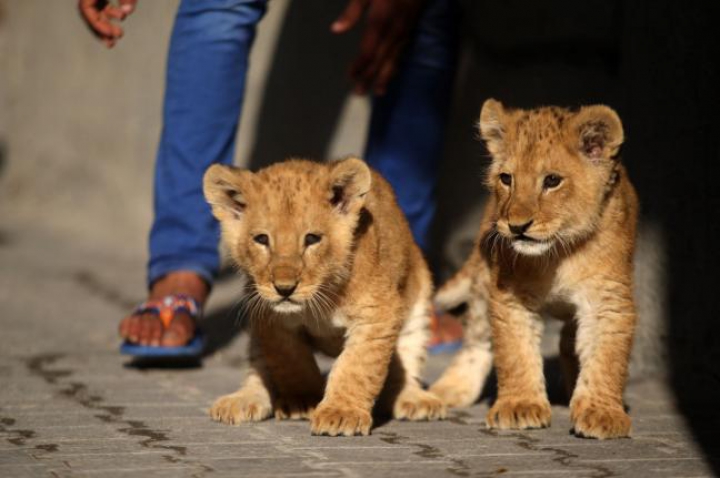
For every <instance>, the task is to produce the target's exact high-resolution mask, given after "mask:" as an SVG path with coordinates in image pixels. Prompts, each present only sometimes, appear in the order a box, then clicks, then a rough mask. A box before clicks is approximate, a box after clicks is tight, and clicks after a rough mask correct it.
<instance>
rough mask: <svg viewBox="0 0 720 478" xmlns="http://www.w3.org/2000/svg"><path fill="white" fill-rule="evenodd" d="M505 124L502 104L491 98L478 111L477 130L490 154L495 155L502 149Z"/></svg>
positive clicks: (505, 116) (505, 115)
mask: <svg viewBox="0 0 720 478" xmlns="http://www.w3.org/2000/svg"><path fill="white" fill-rule="evenodd" d="M506 123H507V114H506V113H505V108H504V107H503V105H502V103H500V102H499V101H498V100H495V99H492V98H490V99H489V100H486V101H485V103H483V105H482V109H481V110H480V121H479V122H478V128H479V129H480V137H482V139H484V140H485V141H486V143H487V148H488V150H489V151H490V153H491V154H495V153H496V152H498V151H499V150H500V149H501V148H502V145H503V142H504V140H505V132H506Z"/></svg>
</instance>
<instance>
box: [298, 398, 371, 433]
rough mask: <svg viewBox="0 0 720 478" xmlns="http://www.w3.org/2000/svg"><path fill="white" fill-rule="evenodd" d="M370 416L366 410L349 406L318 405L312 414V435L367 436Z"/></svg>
mask: <svg viewBox="0 0 720 478" xmlns="http://www.w3.org/2000/svg"><path fill="white" fill-rule="evenodd" d="M371 426H372V416H371V415H370V412H369V411H367V410H363V409H360V408H356V407H350V406H335V405H325V404H322V403H321V404H320V405H319V406H318V407H317V408H316V409H315V411H314V412H313V414H312V418H311V427H310V430H311V431H312V434H313V435H329V436H332V437H334V436H338V435H345V436H354V435H369V434H370V427H371Z"/></svg>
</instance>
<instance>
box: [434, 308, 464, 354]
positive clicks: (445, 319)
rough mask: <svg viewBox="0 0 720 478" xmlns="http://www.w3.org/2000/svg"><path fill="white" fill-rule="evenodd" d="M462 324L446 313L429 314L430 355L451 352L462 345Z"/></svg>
mask: <svg viewBox="0 0 720 478" xmlns="http://www.w3.org/2000/svg"><path fill="white" fill-rule="evenodd" d="M462 333H463V331H462V325H460V322H459V321H458V320H457V319H455V318H454V317H452V316H451V315H449V314H447V313H444V314H442V313H439V312H433V314H432V315H431V316H430V341H429V342H428V345H427V350H428V353H429V354H430V355H436V354H446V353H453V352H456V351H457V350H459V349H460V348H461V347H462Z"/></svg>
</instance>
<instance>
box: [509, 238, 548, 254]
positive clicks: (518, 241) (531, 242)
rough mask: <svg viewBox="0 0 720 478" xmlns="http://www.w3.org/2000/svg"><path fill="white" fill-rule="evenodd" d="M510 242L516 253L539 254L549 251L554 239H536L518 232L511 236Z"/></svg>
mask: <svg viewBox="0 0 720 478" xmlns="http://www.w3.org/2000/svg"><path fill="white" fill-rule="evenodd" d="M510 243H511V244H512V247H513V249H514V250H515V252H517V253H518V254H524V255H526V256H539V255H542V254H545V253H546V252H547V251H549V250H550V249H551V248H552V246H553V244H554V241H553V240H552V239H537V238H534V237H530V236H528V235H526V234H518V235H515V236H513V237H512V239H511V240H510Z"/></svg>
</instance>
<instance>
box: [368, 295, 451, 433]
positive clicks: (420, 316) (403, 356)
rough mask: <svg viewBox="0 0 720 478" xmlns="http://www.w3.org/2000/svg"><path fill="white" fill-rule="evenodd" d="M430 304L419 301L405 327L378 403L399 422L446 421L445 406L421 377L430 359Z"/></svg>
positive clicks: (381, 408) (426, 301)
mask: <svg viewBox="0 0 720 478" xmlns="http://www.w3.org/2000/svg"><path fill="white" fill-rule="evenodd" d="M429 325H430V302H429V300H427V299H425V298H423V299H422V300H421V301H418V303H417V305H416V306H415V308H414V310H413V311H412V312H411V317H410V319H409V320H408V322H407V323H406V324H405V326H404V327H403V330H402V331H401V333H400V337H399V339H398V345H397V348H396V351H395V353H394V355H393V358H392V360H391V362H390V369H389V372H388V378H387V380H386V383H385V388H384V389H383V392H382V393H381V395H380V398H379V400H378V402H379V408H380V410H381V411H383V412H385V413H388V412H390V413H392V416H393V417H394V418H396V419H399V420H438V419H443V418H445V416H446V414H447V409H446V407H445V404H444V403H443V402H442V400H440V398H439V397H437V396H436V395H435V394H434V393H432V392H429V391H426V390H424V389H423V387H422V383H421V381H420V376H421V374H422V370H423V367H424V366H425V360H426V358H427V350H426V344H427V341H428V338H429Z"/></svg>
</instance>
